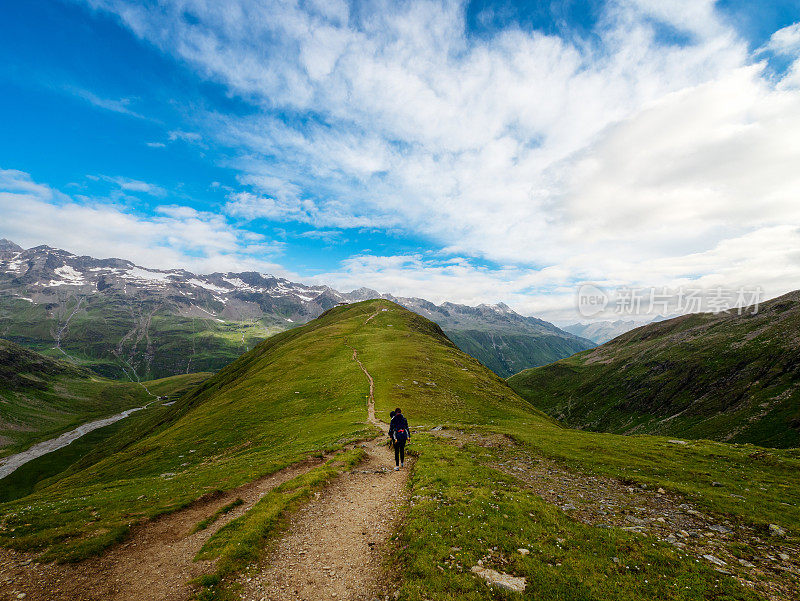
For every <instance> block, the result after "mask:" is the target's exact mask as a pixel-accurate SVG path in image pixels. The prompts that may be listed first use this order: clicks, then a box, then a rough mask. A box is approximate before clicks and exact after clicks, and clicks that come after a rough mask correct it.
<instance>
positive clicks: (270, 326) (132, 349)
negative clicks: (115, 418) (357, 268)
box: [0, 294, 286, 379]
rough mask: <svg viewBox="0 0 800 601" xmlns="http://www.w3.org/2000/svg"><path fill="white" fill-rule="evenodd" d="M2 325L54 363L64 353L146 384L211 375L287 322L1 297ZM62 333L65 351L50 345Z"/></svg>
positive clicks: (157, 305)
mask: <svg viewBox="0 0 800 601" xmlns="http://www.w3.org/2000/svg"><path fill="white" fill-rule="evenodd" d="M212 308H217V309H219V307H212ZM67 320H69V321H68V326H66V325H65V324H66V323H67ZM0 328H1V329H2V331H3V336H4V337H5V338H8V339H10V340H13V341H14V342H16V343H18V344H21V345H24V346H25V347H27V348H30V349H33V350H35V351H37V352H40V353H42V354H45V355H48V356H51V357H54V358H60V357H63V356H64V353H66V354H67V355H69V357H71V358H72V359H73V360H75V361H76V362H79V363H80V364H81V365H82V366H84V367H88V368H90V369H92V370H93V371H95V372H97V373H98V374H100V375H102V376H104V377H107V378H115V379H126V378H133V379H136V377H137V376H138V377H139V378H141V379H151V378H159V377H166V376H170V375H174V374H181V373H186V372H193V373H197V372H210V371H216V370H218V369H220V368H221V367H224V366H225V365H227V364H228V363H230V362H231V361H233V360H234V359H236V358H237V357H239V355H241V354H242V353H243V352H244V351H246V350H247V349H249V348H252V347H253V345H254V344H255V343H256V342H258V341H260V340H263V339H264V338H266V337H268V336H270V335H271V334H274V333H276V332H279V331H281V330H283V329H285V328H286V325H285V322H279V321H278V320H277V319H274V318H264V319H259V320H243V319H239V320H235V319H229V320H226V321H219V320H216V319H214V318H213V317H211V316H210V315H205V316H204V317H185V316H181V315H178V314H176V313H175V312H174V311H173V310H171V309H170V307H169V305H168V304H166V303H164V302H163V301H162V300H160V299H146V298H145V299H133V300H132V299H129V298H126V297H121V296H113V295H109V294H106V295H99V294H93V295H85V296H78V295H63V298H62V297H59V298H58V302H53V303H40V304H33V303H30V302H27V301H24V300H22V299H19V298H14V297H9V296H4V295H0ZM62 328H63V330H64V334H63V340H61V349H62V350H63V352H62V351H59V350H58V349H56V348H54V332H57V331H58V330H59V329H62Z"/></svg>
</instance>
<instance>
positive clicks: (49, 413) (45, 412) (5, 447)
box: [0, 340, 152, 457]
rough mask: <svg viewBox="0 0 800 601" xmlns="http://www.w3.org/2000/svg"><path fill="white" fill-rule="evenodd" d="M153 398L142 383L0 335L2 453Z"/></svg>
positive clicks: (0, 454)
mask: <svg viewBox="0 0 800 601" xmlns="http://www.w3.org/2000/svg"><path fill="white" fill-rule="evenodd" d="M151 399H152V397H151V396H150V395H149V394H148V393H147V391H146V390H145V389H144V388H143V387H142V386H140V385H139V384H135V383H132V382H114V381H111V380H106V379H105V378H101V377H99V376H97V374H94V373H92V372H91V371H89V370H87V369H83V368H80V367H76V366H74V365H72V364H71V363H69V362H67V361H63V360H56V359H51V358H49V357H45V356H44V355H41V354H39V353H36V352H33V351H29V350H27V349H25V348H23V347H21V346H19V345H16V344H14V343H12V342H8V341H6V340H0V457H4V456H6V455H10V454H12V453H15V452H17V451H19V450H21V449H24V448H27V447H29V446H30V445H31V444H33V443H35V442H39V441H41V440H46V439H49V438H53V437H55V436H58V435H59V434H61V433H63V432H65V431H67V430H70V429H72V428H74V427H76V426H77V425H79V424H81V423H84V422H86V421H90V420H92V419H98V418H101V417H105V416H108V415H112V414H114V413H119V412H120V411H124V410H125V409H130V408H131V407H138V406H141V405H144V404H145V403H147V402H148V401H149V400H151Z"/></svg>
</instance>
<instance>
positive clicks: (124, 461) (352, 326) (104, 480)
mask: <svg viewBox="0 0 800 601" xmlns="http://www.w3.org/2000/svg"><path fill="white" fill-rule="evenodd" d="M367 305H368V304H367ZM369 310H370V307H369V306H364V305H362V306H354V307H346V308H344V309H342V310H336V311H332V312H331V313H330V314H329V315H327V316H323V317H322V318H320V319H318V320H316V321H315V322H313V323H312V324H309V325H307V326H304V327H301V328H297V329H295V330H291V331H288V332H284V333H282V334H278V335H277V336H274V337H272V338H270V339H268V340H266V341H264V342H263V343H261V344H259V345H258V346H257V347H256V348H255V349H253V350H252V351H251V352H249V353H246V354H245V355H243V356H242V357H241V358H240V359H239V360H237V361H235V362H234V363H232V364H231V365H229V366H228V367H226V368H225V369H223V370H221V371H220V372H219V373H217V374H216V375H215V376H213V377H211V378H209V379H208V380H207V381H206V382H205V383H203V384H201V385H200V386H199V387H198V388H196V389H195V390H194V391H192V392H190V393H189V394H187V395H185V396H184V397H182V398H181V400H180V401H178V402H177V403H176V404H175V405H174V406H173V407H171V408H170V410H169V411H166V412H161V413H159V414H154V415H153V417H152V418H151V419H150V420H149V421H146V422H139V423H138V424H137V425H138V428H139V431H136V432H131V431H130V430H126V431H121V432H120V433H119V434H118V435H117V436H116V437H115V438H117V441H116V442H115V446H114V447H113V448H111V449H109V451H115V452H113V453H112V454H109V455H106V456H104V457H102V458H98V457H93V458H92V461H91V462H90V463H91V464H90V465H85V466H83V469H77V470H72V473H70V474H69V475H66V476H65V477H63V478H61V479H59V480H58V481H57V482H54V483H52V484H51V485H50V486H46V487H44V488H41V489H39V490H37V491H36V492H34V493H33V494H32V495H30V496H28V497H25V498H24V499H21V500H19V501H14V502H11V503H7V504H4V505H2V506H0V510H2V512H3V513H5V514H6V515H7V516H8V518H7V521H6V528H5V529H4V530H0V544H3V545H7V546H12V547H16V548H41V547H50V552H49V555H48V557H52V558H57V559H62V560H77V559H81V558H83V557H85V556H86V555H87V554H90V553H94V552H97V551H98V550H101V549H102V548H104V546H106V545H108V544H111V543H113V542H114V541H115V540H117V539H118V538H119V536H123V535H124V533H125V531H126V529H127V527H128V525H129V524H131V523H133V522H135V521H137V520H140V519H144V518H147V517H152V516H155V515H158V514H160V513H163V512H168V511H172V510H175V509H177V508H180V507H182V506H184V505H186V504H187V503H189V502H191V501H192V500H194V499H196V498H198V497H199V496H201V495H202V494H204V493H205V492H208V491H210V490H214V489H217V488H221V489H229V488H232V487H235V486H238V485H241V484H244V483H246V482H250V481H252V480H254V479H256V478H258V477H260V476H263V475H265V474H269V473H272V472H274V471H276V470H278V469H280V468H282V467H285V466H286V465H288V464H290V463H293V462H295V461H297V460H299V459H301V458H303V457H305V456H307V455H308V454H310V453H318V452H320V451H324V450H331V449H336V448H339V447H340V446H342V445H343V444H345V443H346V442H348V441H351V440H354V439H356V438H358V437H361V436H364V435H365V434H366V433H369V432H373V431H374V429H373V428H372V427H370V426H368V425H367V424H365V418H366V411H365V407H366V403H365V400H366V399H365V383H366V381H365V379H364V376H363V374H362V373H361V371H360V369H359V368H358V365H357V364H356V363H355V362H354V361H353V360H352V351H351V350H350V349H349V348H348V347H347V346H346V345H345V343H344V342H345V340H346V339H347V338H348V336H351V335H352V333H353V332H355V331H356V330H357V329H358V328H359V327H361V325H362V324H363V321H364V319H365V316H366V315H367V314H368V313H369ZM120 438H121V439H122V440H120ZM55 508H57V509H58V512H57V513H54V511H53V510H54V509H55Z"/></svg>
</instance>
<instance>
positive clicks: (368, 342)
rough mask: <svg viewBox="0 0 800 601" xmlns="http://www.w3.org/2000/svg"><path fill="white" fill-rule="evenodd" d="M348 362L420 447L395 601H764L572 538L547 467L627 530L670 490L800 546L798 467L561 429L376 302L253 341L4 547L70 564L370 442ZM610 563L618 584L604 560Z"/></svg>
mask: <svg viewBox="0 0 800 601" xmlns="http://www.w3.org/2000/svg"><path fill="white" fill-rule="evenodd" d="M354 351H355V352H357V354H358V358H359V360H360V361H361V362H362V363H363V365H364V367H365V369H366V370H368V372H369V373H370V374H371V376H372V377H373V379H374V382H375V409H376V413H377V415H378V416H379V417H382V418H383V419H384V420H385V419H386V418H387V417H388V412H389V410H390V409H392V408H394V407H395V406H397V405H399V406H401V407H402V408H403V410H404V413H405V414H406V415H408V416H409V419H410V421H411V425H412V429H413V430H414V431H415V433H416V434H415V436H414V437H413V439H412V442H411V445H410V450H411V451H413V452H415V453H417V454H418V455H419V458H418V460H417V464H416V466H415V468H414V472H413V475H412V477H411V480H410V484H409V486H410V487H411V490H410V495H411V503H410V505H409V506H408V507H407V512H408V514H407V517H406V518H404V519H403V521H402V524H401V526H400V531H399V532H398V533H397V541H398V546H397V547H396V548H393V549H392V550H391V552H392V553H393V554H394V555H395V562H396V565H397V570H398V577H399V578H401V580H402V582H401V583H400V585H399V586H400V598H401V599H403V600H422V599H429V600H432V599H437V600H453V599H487V600H488V599H498V598H512V597H510V596H508V597H506V596H503V595H504V593H502V592H497V591H494V590H493V589H489V588H488V587H486V586H485V585H483V584H481V582H480V581H479V580H478V579H477V578H475V577H474V576H473V575H472V574H471V573H470V571H469V566H471V565H474V564H475V562H477V561H478V560H479V559H481V557H484V560H485V561H486V562H487V563H488V564H489V565H492V566H496V567H498V568H499V569H502V570H503V571H512V572H514V573H517V574H522V575H524V576H525V577H526V578H528V581H529V582H530V583H531V587H530V589H528V590H526V593H525V598H528V599H535V598H546V599H570V600H572V599H574V600H576V601H577V600H578V599H598V600H599V599H602V598H617V599H632V600H633V599H645V598H647V599H655V598H658V599H670V600H672V599H675V600H678V599H680V600H688V599H698V600H699V599H720V600H722V599H726V600H733V599H741V600H745V599H747V600H750V599H753V600H755V599H758V598H759V597H758V596H757V595H756V594H755V593H753V592H751V591H749V590H747V589H745V588H744V587H742V586H740V585H739V584H738V583H737V582H736V580H734V579H733V578H730V577H727V576H724V575H722V574H720V573H719V572H716V571H714V569H713V566H712V565H710V564H708V563H707V562H706V561H705V560H703V562H702V563H698V560H697V559H695V557H694V556H692V555H689V554H685V553H679V552H676V550H675V549H674V548H673V547H671V546H670V545H668V544H666V543H661V542H658V541H657V540H655V539H653V538H649V537H647V536H640V535H637V534H635V533H632V532H626V531H625V530H624V529H622V528H617V527H613V528H612V527H610V526H609V525H608V524H606V525H604V527H602V528H601V527H593V526H590V525H587V524H584V523H583V522H581V521H580V520H579V519H578V518H577V517H573V516H572V515H571V514H570V513H569V511H567V510H562V509H561V508H559V507H556V506H555V505H553V504H551V503H549V502H545V500H543V499H542V498H541V496H540V493H538V492H537V491H536V490H535V489H534V488H532V487H531V486H530V485H528V484H526V483H525V482H524V481H523V480H521V479H520V477H521V476H520V477H518V476H517V475H516V474H522V473H523V472H518V471H516V470H515V469H514V467H513V466H512V465H511V464H512V463H513V462H515V461H519V462H525V465H527V466H529V467H531V466H536V465H539V464H545V463H546V462H553V465H554V466H560V467H559V468H558V469H559V470H564V471H565V473H566V472H570V473H574V474H576V475H577V476H576V477H580V478H581V479H582V480H581V482H585V484H581V486H582V487H584V488H582V489H581V490H583V491H585V492H587V493H588V492H589V491H590V488H588V487H591V486H592V484H591V483H592V482H598V481H599V480H598V479H601V478H605V477H610V478H612V479H613V480H614V482H616V483H617V486H618V488H619V491H620V492H619V495H620V499H621V500H620V506H619V510H620V511H622V512H623V513H627V512H634V511H635V507H633V506H630V507H629V506H628V505H626V503H630V501H625V499H624V498H627V496H628V495H632V492H633V491H634V488H633V487H634V486H635V487H637V490H638V489H640V487H643V486H646V487H648V490H651V489H652V490H654V487H661V486H663V487H664V488H665V489H667V490H668V491H670V494H675V495H681V496H682V498H685V499H686V500H687V501H690V502H692V503H694V504H695V506H696V507H700V508H702V509H703V510H704V511H708V512H711V513H713V514H714V515H718V516H720V517H719V519H720V520H724V522H725V523H731V524H740V525H741V526H742V527H747V528H750V529H755V530H754V531H756V532H758V533H763V532H766V531H767V526H768V524H778V525H781V526H782V527H783V528H784V529H785V530H786V531H787V533H788V536H789V537H790V538H789V540H791V541H796V537H797V535H798V534H800V532H798V530H797V524H798V523H800V509H798V507H799V506H800V487H798V485H797V482H796V478H794V475H796V473H797V471H798V469H800V456H798V454H797V452H796V451H781V450H774V451H773V450H771V451H768V452H767V451H764V450H762V449H758V448H756V447H752V446H749V445H744V446H741V445H730V444H724V443H718V442H711V441H703V442H697V443H689V444H686V445H676V444H673V443H670V442H669V441H668V440H667V439H664V438H659V437H652V436H628V437H622V436H616V435H609V434H598V433H592V432H580V431H573V430H568V429H565V428H563V427H562V426H560V425H559V424H557V423H556V422H554V421H553V420H552V419H551V418H549V417H547V416H545V415H544V414H542V413H541V412H540V411H538V410H537V409H534V408H533V407H532V406H531V405H530V403H528V402H527V401H525V400H524V399H522V398H521V397H519V396H518V395H517V394H516V393H514V392H513V390H511V389H510V388H509V387H508V386H507V385H506V383H505V382H504V381H503V380H502V379H501V378H499V377H498V376H496V375H495V374H494V373H493V372H491V371H489V370H488V369H487V368H485V367H484V366H482V365H481V364H480V363H478V361H476V360H475V359H473V358H471V357H470V356H468V355H466V354H465V353H463V352H461V351H460V350H458V349H457V348H456V347H455V345H454V344H453V343H452V342H451V341H450V340H449V339H448V338H447V337H446V336H445V335H444V334H443V332H442V331H441V329H440V328H439V326H437V325H436V324H434V323H432V322H430V321H428V320H427V319H424V318H422V317H420V316H419V315H416V314H414V313H411V312H409V311H407V310H405V309H403V308H402V307H400V306H398V305H396V304H394V303H391V302H389V301H384V300H374V301H365V302H361V303H356V304H352V305H347V306H343V307H336V308H334V309H331V310H329V311H327V312H326V313H325V314H323V315H322V316H321V317H320V318H318V319H316V320H314V321H312V322H310V323H309V324H307V325H305V326H302V327H299V328H296V329H293V330H290V331H287V332H284V333H281V334H278V335H276V336H273V337H272V338H269V339H267V340H265V341H264V342H262V343H260V344H258V345H257V346H256V347H255V348H254V349H253V350H252V351H250V352H248V353H246V354H245V355H243V356H242V357H241V358H240V359H238V360H237V361H235V362H233V363H232V364H231V365H229V366H228V367H226V368H225V369H223V370H221V371H220V372H219V373H217V374H216V375H214V376H213V377H211V378H209V379H208V380H207V381H206V382H205V383H203V384H202V385H200V386H199V387H198V388H196V389H193V390H191V391H189V392H188V393H187V394H186V395H184V396H183V397H182V398H181V399H180V400H179V401H178V402H177V403H176V404H175V405H174V406H172V407H171V408H168V410H166V411H164V412H162V413H160V414H153V415H152V417H151V418H150V419H144V418H142V419H140V420H138V421H135V422H131V424H130V426H129V428H123V429H121V430H120V431H119V432H118V433H117V434H115V436H114V437H112V438H111V439H109V440H108V441H107V442H106V443H105V445H106V446H105V447H104V448H103V449H100V450H98V451H97V453H96V454H95V455H93V456H91V457H89V456H87V458H86V459H85V460H84V462H83V463H81V464H77V465H76V466H73V467H72V468H70V470H68V471H67V472H66V473H64V474H62V475H61V476H60V477H59V478H57V479H54V480H53V481H51V482H50V483H43V484H44V486H42V487H40V488H38V489H37V490H36V491H35V492H34V493H33V494H30V495H28V496H26V497H24V498H22V499H19V500H16V501H12V502H9V503H5V504H0V516H2V525H1V526H0V545H2V546H6V547H12V548H17V549H26V550H30V549H38V550H42V551H45V553H44V555H42V556H40V557H39V561H46V560H48V559H60V560H73V561H74V560H80V559H82V558H85V557H86V556H88V555H91V554H93V553H97V552H100V551H102V550H103V549H104V548H106V547H107V546H109V545H111V544H114V543H115V542H116V541H118V540H120V539H123V538H124V537H125V536H127V533H128V531H129V529H130V527H131V525H132V524H135V523H136V522H138V521H140V520H143V519H146V518H147V517H152V516H156V515H159V514H162V513H165V512H170V511H175V510H177V509H180V508H181V507H184V506H185V505H187V504H188V503H190V502H191V501H193V500H195V499H197V498H198V497H200V496H201V495H203V494H206V493H211V492H213V491H214V490H217V489H223V490H228V489H231V488H233V487H236V486H238V485H241V484H244V483H247V482H250V481H252V480H254V479H256V478H258V477H259V476H262V475H265V474H270V473H273V472H275V471H276V470H278V469H279V468H281V467H283V466H286V465H289V464H292V463H295V462H297V461H299V460H301V459H304V458H306V457H308V456H309V455H316V454H319V453H321V452H324V451H331V450H334V449H339V448H342V447H343V446H345V445H346V443H348V442H350V441H356V440H359V439H363V438H364V437H372V436H374V435H376V434H378V431H377V428H375V427H374V426H372V425H370V424H369V423H368V421H367V411H366V397H367V390H368V385H367V380H366V378H365V375H364V373H363V372H362V371H361V369H360V367H359V366H358V364H357V363H356V361H355V360H354V358H353V353H354ZM434 427H435V430H434V431H432V432H431V433H430V434H426V433H423V432H422V431H423V430H424V431H427V430H431V429H434ZM356 451H358V449H356ZM340 457H341V459H340V461H339V463H338V464H337V465H338V466H344V467H343V468H340V467H336V465H333V464H330V463H328V464H325V465H324V466H322V467H321V468H320V469H321V470H322V471H313V472H309V474H307V480H308V482H318V483H319V482H324V481H327V479H330V478H331V477H335V473H336V470H337V469H346V466H347V465H349V464H351V463H352V462H354V461H357V460H358V458H359V455H358V453H352V452H351V453H349V454H343V455H341V456H340ZM326 466H327V467H326ZM554 469H555V468H553V469H550V470H549V471H548V472H547V473H555V472H554ZM304 478H306V476H304ZM293 482H294V481H293ZM308 482H306V480H303V479H302V478H301V479H300V480H298V482H297V483H294V484H291V486H287V487H281V488H280V489H279V490H278V491H277V492H276V493H275V494H274V495H267V496H266V497H264V500H263V502H259V503H257V504H255V505H254V506H253V507H252V508H251V509H249V510H248V512H247V513H245V514H244V515H243V516H242V517H241V518H239V519H238V520H237V521H234V522H231V526H229V527H226V528H223V529H222V530H220V531H219V535H214V537H212V538H211V539H210V543H209V545H210V546H209V547H204V548H205V549H206V550H207V551H208V550H209V549H212V550H213V549H214V548H215V547H214V545H216V544H219V545H222V546H223V547H224V548H226V549H228V551H226V553H228V554H227V555H225V554H224V553H223V557H224V558H226V559H225V562H224V563H223V564H222V565H223V566H225V567H224V569H223V568H222V567H220V565H218V566H217V573H216V575H215V576H214V577H213V578H211V577H210V578H208V579H206V580H204V581H203V582H205V583H206V584H207V585H208V588H206V589H204V590H203V595H205V596H204V597H203V598H212V597H215V596H216V598H222V597H219V596H218V595H221V594H223V592H224V590H227V589H224V586H223V587H222V588H218V587H217V585H218V584H219V577H220V575H221V576H222V577H223V582H222V585H225V581H224V578H225V577H227V575H229V573H230V572H231V571H235V570H236V569H239V568H238V567H237V566H242V565H243V564H247V563H249V562H252V561H253V560H254V555H253V553H254V551H253V546H255V547H256V550H257V549H258V546H259V545H261V546H263V545H264V544H265V542H264V541H263V539H262V538H261V537H262V536H263V535H265V534H266V535H268V534H270V533H272V532H273V530H274V529H273V528H272V527H271V526H270V524H274V523H275V520H276V519H277V517H276V516H277V515H279V514H278V513H276V512H277V511H279V509H277V508H279V507H291V506H294V505H291V503H296V502H297V500H298V499H301V498H302V495H301V494H300V492H297V493H295V492H294V491H300V490H308V488H307V484H308ZM288 484H290V483H287V485H288ZM562 485H563V482H560V481H559V482H556V481H555V480H554V482H553V484H552V486H554V487H557V486H562ZM297 486H299V487H300V488H297ZM283 491H286V495H287V496H281V495H283V494H284V492H283ZM629 491H630V492H629ZM570 494H572V493H570ZM653 494H655V493H653ZM659 494H660V493H659ZM582 495H583V493H581V496H582ZM575 498H576V499H577V498H578V497H577V495H576V496H575ZM631 498H633V497H632V496H631ZM576 502H577V500H576ZM679 502H681V501H676V504H677V503H679ZM281 503H283V505H281ZM54 510H55V511H54ZM623 523H624V522H623ZM237 541H238V542H237ZM259 541H261V542H259ZM239 544H241V545H243V546H242V547H241V549H239V550H238V551H237V548H238V547H237V545H239ZM519 547H526V549H528V551H529V556H526V557H522V556H520V555H519V553H517V548H519ZM208 552H210V551H208ZM737 552H738V553H741V554H742V557H750V556H751V555H752V553H754V551H753V550H751V549H750V548H749V547H742V548H741V549H740V550H739V551H737ZM237 554H238V555H237ZM256 555H257V553H256ZM237 557H238V558H239V559H237ZM620 558H621V560H622V561H623V562H624V563H623V564H622V565H617V563H615V562H614V561H612V559H614V560H615V561H617V562H618V561H619V560H620ZM484 560H482V561H484ZM459 562H463V566H466V569H464V570H462V569H457V567H458V565H460V564H459ZM222 585H220V586H222ZM592 591H595V592H592ZM231 598H236V597H231Z"/></svg>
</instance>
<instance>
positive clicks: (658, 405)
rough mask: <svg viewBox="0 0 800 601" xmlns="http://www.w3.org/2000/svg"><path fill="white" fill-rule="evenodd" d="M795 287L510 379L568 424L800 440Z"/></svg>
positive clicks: (799, 306)
mask: <svg viewBox="0 0 800 601" xmlns="http://www.w3.org/2000/svg"><path fill="white" fill-rule="evenodd" d="M799 332H800V291H796V292H792V293H789V294H786V295H784V296H781V297H779V298H775V299H772V300H770V301H768V302H765V303H763V304H762V305H761V306H760V307H759V310H758V312H757V313H755V314H753V313H752V311H750V310H745V311H743V312H742V313H741V314H739V312H738V311H737V310H732V311H728V312H723V313H718V314H712V313H695V314H692V315H684V316H682V317H676V318H674V319H667V320H664V321H658V322H655V323H650V324H648V325H645V326H642V327H639V328H637V329H635V330H633V331H631V332H628V333H626V334H623V335H621V336H618V337H617V338H615V339H614V340H612V341H610V342H607V343H605V344H603V345H601V346H598V347H597V348H595V349H592V350H589V351H586V352H583V353H580V354H577V355H575V356H573V357H569V358H567V359H562V360H560V361H558V362H556V363H553V364H551V365H546V366H543V367H537V368H534V369H527V370H525V371H523V372H521V373H519V374H516V375H515V376H513V377H511V378H509V380H508V382H509V384H510V385H511V387H512V388H514V390H516V391H517V392H518V393H519V394H520V395H522V396H524V397H526V398H528V399H529V400H530V401H531V402H533V403H534V404H535V405H536V406H537V407H538V408H539V409H542V410H543V411H545V412H547V413H548V414H550V415H551V416H553V417H555V418H556V419H559V420H561V421H563V422H565V423H566V424H567V425H569V426H573V427H579V428H586V429H590V430H599V431H604V432H615V433H620V434H661V435H666V436H683V437H689V438H710V439H715V440H723V441H729V442H750V443H754V444H759V445H765V446H774V447H794V446H797V445H798V444H800V345H798V333H799Z"/></svg>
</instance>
